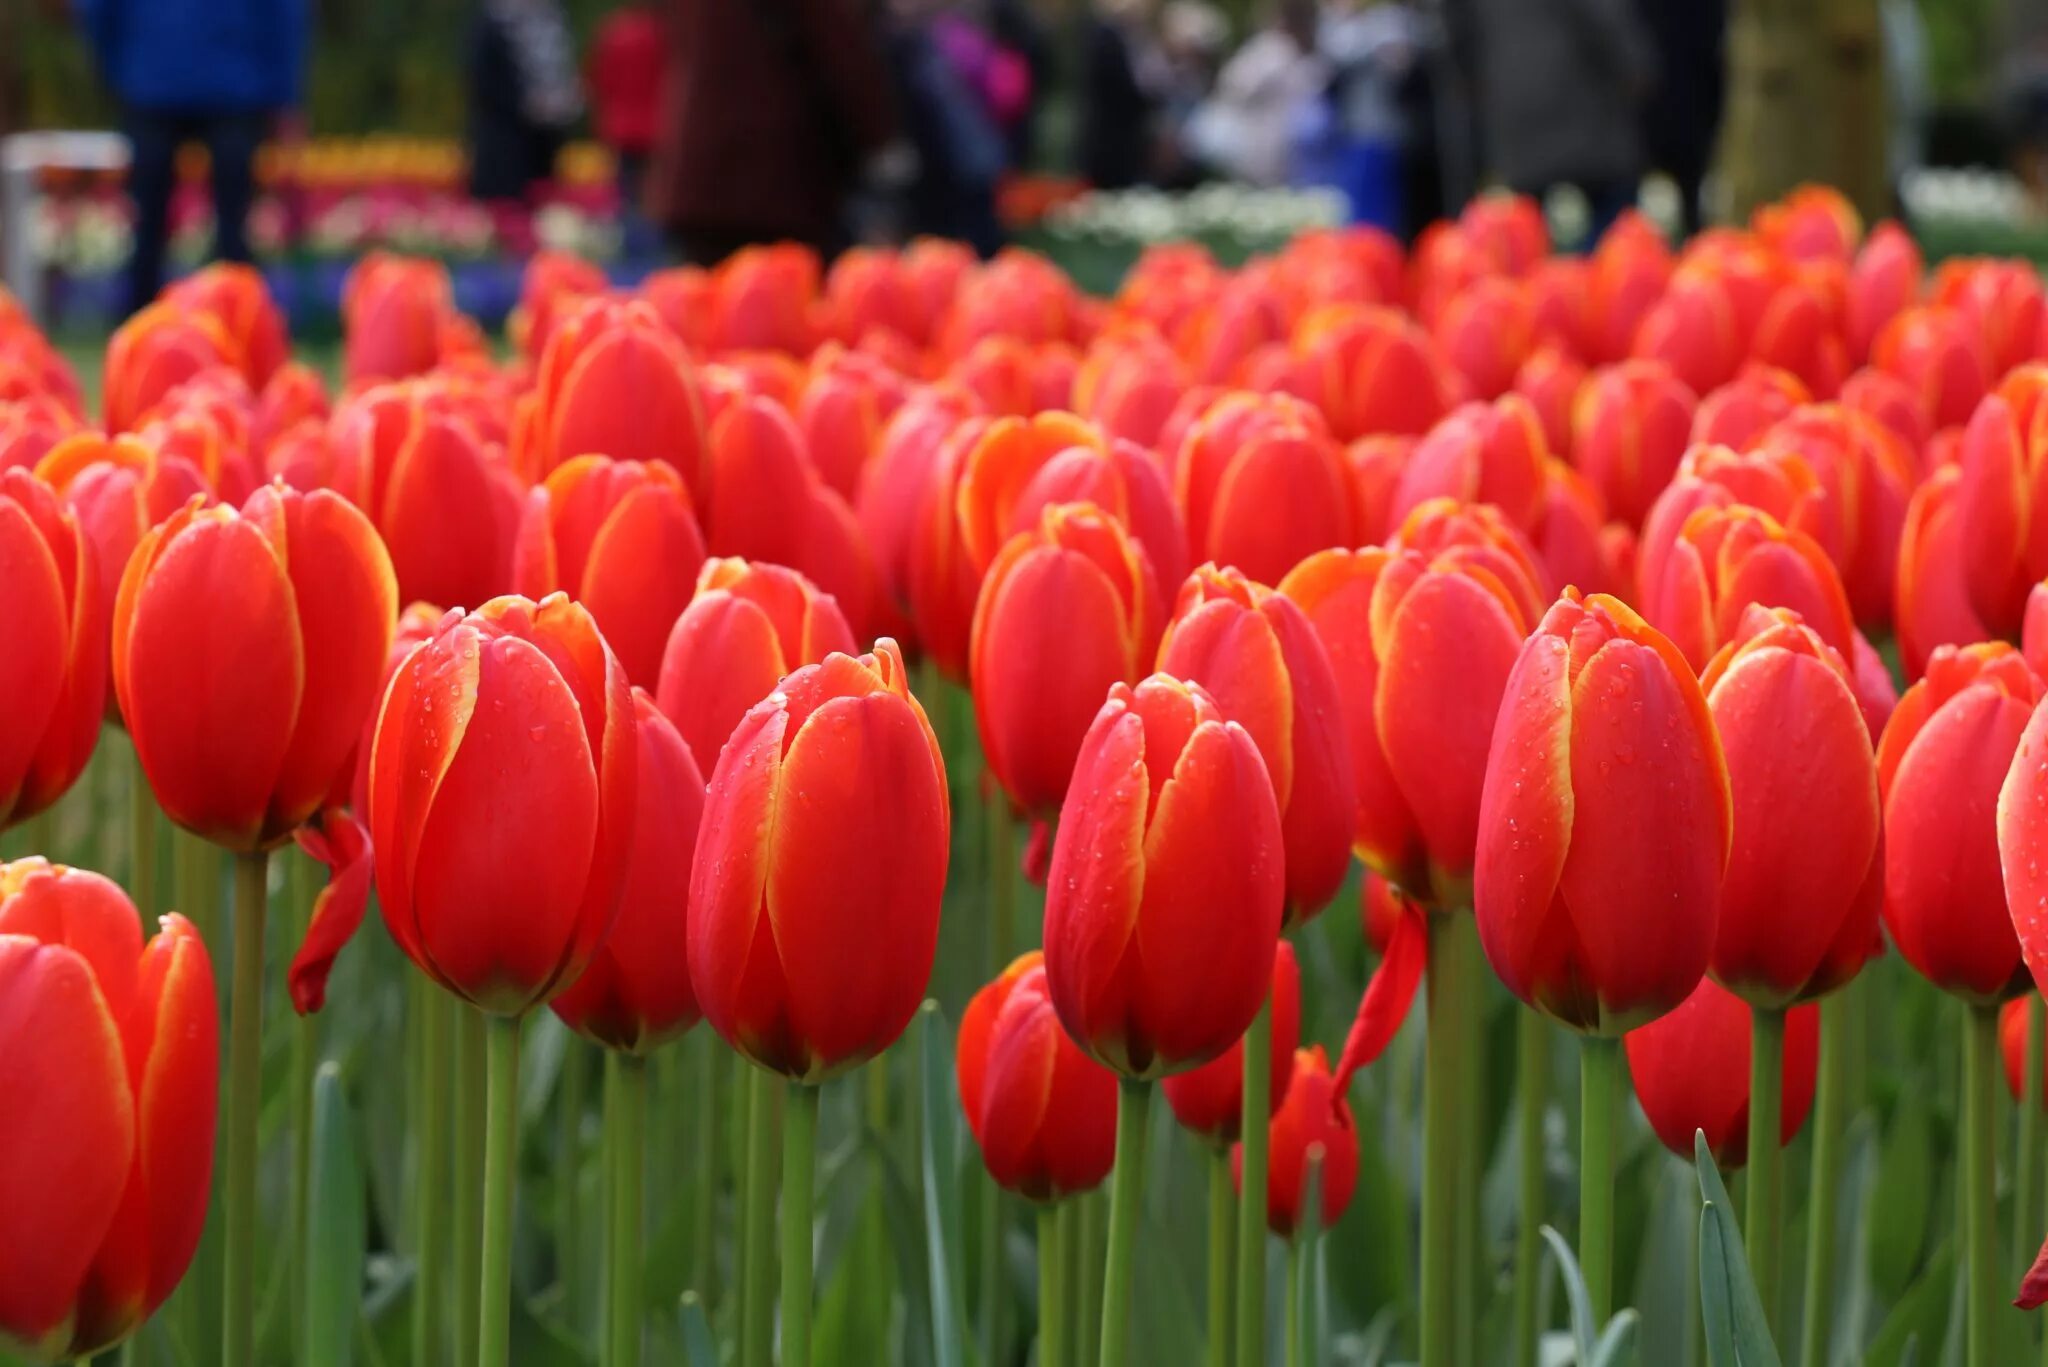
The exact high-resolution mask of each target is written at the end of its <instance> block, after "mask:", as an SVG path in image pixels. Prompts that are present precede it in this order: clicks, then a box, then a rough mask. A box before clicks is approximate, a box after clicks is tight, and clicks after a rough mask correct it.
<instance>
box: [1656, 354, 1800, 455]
mask: <svg viewBox="0 0 2048 1367" xmlns="http://www.w3.org/2000/svg"><path fill="white" fill-rule="evenodd" d="M1812 397H1813V396H1812V395H1811V394H1810V393H1809V392H1808V391H1807V388H1806V386H1805V385H1804V384H1802V383H1800V381H1799V377H1798V376H1796V375H1793V374H1790V373H1789V372H1787V371H1783V370H1778V369H1775V368H1773V367H1771V366H1767V365H1763V364H1760V363H1758V362H1756V361H1752V362H1750V363H1749V364H1748V365H1746V366H1744V367H1743V368H1742V373H1741V374H1739V375H1737V376H1736V377H1735V378H1734V379H1732V380H1730V381H1729V382H1728V383H1727V384H1724V385H1722V386H1721V387H1720V388H1719V389H1716V390H1715V391H1714V392H1713V393H1711V394H1708V395H1707V396H1706V397H1704V398H1702V399H1701V400H1700V405H1699V407H1698V408H1696V409H1694V410H1693V416H1692V432H1691V437H1690V442H1689V444H1690V445H1693V446H1728V447H1733V448H1735V449H1737V450H1741V449H1742V448H1744V447H1748V446H1751V445H1753V444H1755V442H1756V440H1757V438H1759V437H1761V436H1762V435H1763V434H1764V433H1765V432H1766V431H1768V430H1770V428H1771V426H1772V425H1773V424H1775V423H1776V422H1778V421H1779V420H1780V419H1782V418H1786V417H1789V416H1790V415H1791V413H1792V411H1793V410H1794V409H1796V408H1798V407H1799V406H1800V405H1801V404H1804V403H1807V402H1809V401H1810V400H1811V399H1812ZM1673 469H1674V473H1675V471H1676V465H1675V463H1674V466H1673Z"/></svg>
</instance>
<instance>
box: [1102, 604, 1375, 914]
mask: <svg viewBox="0 0 2048 1367" xmlns="http://www.w3.org/2000/svg"><path fill="white" fill-rule="evenodd" d="M1159 670H1160V672H1161V673H1164V674H1171V675H1172V676H1174V677H1175V678H1179V679H1187V680H1191V681H1193V682H1195V683H1199V684H1201V685H1202V686H1203V687H1204V688H1205V689H1206V690H1208V695H1209V696H1210V697H1211V698H1212V699H1213V700H1214V701H1215V703H1216V705H1217V706H1218V707H1220V708H1221V709H1222V711H1223V715H1224V716H1225V717H1227V718H1229V719H1230V720H1231V721H1234V722H1239V723H1242V724H1243V726H1244V728H1245V730H1246V731H1248V732H1250V734H1251V736H1252V739H1253V740H1254V741H1256V742H1257V744H1258V747H1259V754H1260V756H1261V758H1263V759H1264V760H1265V763H1266V771H1267V773H1268V775H1269V777H1270V778H1271V781H1272V788H1273V795H1274V798H1275V800H1276V801H1277V802H1278V803H1279V806H1280V821H1281V826H1282V828H1283V830H1284V832H1285V841H1286V855H1287V920H1288V923H1289V924H1294V923H1297V922H1300V921H1305V920H1307V919H1308V918H1309V917H1312V916H1314V915H1315V914H1316V913H1317V912H1318V911H1321V910H1322V909H1323V907H1325V906H1326V905H1328V904H1329V901H1330V899H1331V898H1332V897H1334V896H1336V895H1337V888H1338V886H1339V885H1340V884H1341V883H1343V881H1344V875H1345V873H1346V872H1347V871H1348V869H1349V866H1350V862H1351V851H1350V839H1351V833H1352V828H1353V824H1354V817H1355V806H1356V802H1357V798H1356V795H1355V786H1354V781H1353V779H1352V776H1351V766H1349V765H1347V764H1346V763H1345V762H1344V755H1345V753H1346V748H1347V745H1348V741H1347V738H1346V734H1345V726H1344V713H1343V704H1342V703H1341V701H1340V699H1339V694H1338V689H1337V678H1336V675H1335V673H1334V672H1333V671H1332V670H1331V668H1330V657H1329V654H1328V652H1327V651H1326V650H1325V649H1324V647H1323V643H1322V641H1321V640H1320V639H1319V638H1318V637H1317V635H1316V631H1315V628H1314V627H1313V626H1312V625H1310V623H1309V619H1308V617H1307V616H1306V615H1304V614H1303V612H1302V610H1301V609H1300V608H1299V607H1297V606H1296V605H1295V603H1294V602H1293V600H1291V599H1289V598H1285V597H1282V596H1281V595H1280V594H1277V593H1275V592H1274V591H1273V590H1271V589H1269V588H1266V587H1265V586H1264V585H1261V584H1254V583H1252V582H1251V581H1249V580H1247V579H1246V578H1245V577H1244V576H1243V575H1242V574H1239V573H1238V572H1237V571H1236V570H1232V569H1217V568H1216V567H1215V566H1214V565H1205V566H1203V567H1202V568H1201V569H1198V570H1196V571H1195V572H1194V573H1193V574H1192V575H1190V576H1189V577H1188V581H1187V583H1186V584H1184V585H1182V586H1181V591H1180V600H1179V602H1178V603H1176V604H1175V606H1174V613H1173V620H1172V622H1171V623H1170V624H1169V625H1168V626H1167V629H1166V638H1165V640H1163V641H1162V642H1161V643H1160V646H1159ZM1097 725H1098V726H1099V725H1100V719H1099V718H1098V719H1097Z"/></svg>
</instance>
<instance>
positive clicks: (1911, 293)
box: [1844, 220, 1925, 362]
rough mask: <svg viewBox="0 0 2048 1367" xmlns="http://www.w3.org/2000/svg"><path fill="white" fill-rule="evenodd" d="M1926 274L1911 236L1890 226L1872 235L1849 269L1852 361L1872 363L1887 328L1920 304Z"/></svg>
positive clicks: (1848, 319)
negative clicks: (1873, 349) (1894, 319)
mask: <svg viewBox="0 0 2048 1367" xmlns="http://www.w3.org/2000/svg"><path fill="white" fill-rule="evenodd" d="M1924 269H1925V266H1924V265H1923V263H1922V261H1921V257H1920V244H1919V243H1917V242H1915V241H1914V240H1913V235H1912V234H1911V233H1909V232H1907V231H1906V230H1905V229H1904V228H1902V227H1900V226H1899V225H1898V224H1897V223H1894V222H1891V221H1889V220H1887V221H1885V222H1883V223H1880V224H1878V225H1877V226H1876V227H1875V228H1873V229H1871V231H1870V236H1869V237H1867V238H1865V239H1864V241H1863V248H1862V250H1860V251H1859V252H1857V253H1856V261H1855V264H1854V265H1852V266H1851V267H1850V269H1849V291H1848V299H1847V317H1846V318H1845V320H1844V321H1845V322H1846V324H1847V327H1848V341H1849V355H1850V357H1851V358H1852V359H1854V360H1856V361H1859V362H1860V361H1863V360H1865V359H1867V358H1868V357H1869V355H1870V352H1871V348H1872V347H1873V346H1874V345H1876V342H1877V336H1878V334H1879V333H1880V332H1883V331H1884V327H1885V324H1887V323H1889V322H1891V320H1892V319H1893V318H1894V317H1895V316H1896V315H1898V314H1899V313H1900V312H1902V311H1903V310H1905V309H1906V308H1908V307H1910V306H1911V305H1913V304H1914V303H1917V302H1918V301H1919V298H1920V277H1921V273H1922V271H1923V270H1924Z"/></svg>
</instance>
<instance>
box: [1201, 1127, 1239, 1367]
mask: <svg viewBox="0 0 2048 1367" xmlns="http://www.w3.org/2000/svg"><path fill="white" fill-rule="evenodd" d="M1236 1238H1237V1193H1236V1192H1234V1191H1232V1190H1231V1186H1230V1150H1229V1149H1228V1148H1226V1147H1224V1146H1223V1145H1220V1144H1219V1145H1217V1146H1216V1147H1215V1148H1213V1149H1212V1150H1210V1153H1209V1341H1208V1352H1207V1354H1206V1355H1205V1357H1204V1358H1203V1361H1204V1362H1205V1363H1206V1364H1207V1367H1229V1364H1230V1360H1231V1359H1230V1354H1231V1350H1232V1348H1233V1347H1234V1346H1235V1343H1236V1340H1235V1339H1233V1338H1232V1337H1231V1327H1230V1321H1231V1311H1232V1309H1233V1308H1234V1306H1233V1304H1232V1302H1233V1301H1234V1300H1235V1298H1236V1295H1237V1286H1236V1281H1235V1273H1236V1270H1237V1255H1236Z"/></svg>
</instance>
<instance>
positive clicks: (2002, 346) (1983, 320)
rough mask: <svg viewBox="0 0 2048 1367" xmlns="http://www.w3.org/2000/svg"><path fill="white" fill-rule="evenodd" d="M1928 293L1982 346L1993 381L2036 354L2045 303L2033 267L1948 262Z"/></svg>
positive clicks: (1986, 261) (1997, 262) (2029, 264)
mask: <svg viewBox="0 0 2048 1367" xmlns="http://www.w3.org/2000/svg"><path fill="white" fill-rule="evenodd" d="M1927 293H1928V298H1929V299H1930V301H1931V302H1933V303H1934V304H1937V305H1942V306H1946V307H1948V308H1952V309H1954V310H1956V312H1958V313H1960V314H1961V315H1962V316H1963V318H1964V320H1965V321H1966V323H1967V324H1968V326H1969V328H1970V330H1971V331H1972V332H1973V333H1975V334H1976V335H1977V337H1978V338H1980V339H1981V340H1982V342H1983V345H1984V355H1985V358H1986V359H1987V360H1988V361H1989V362H1990V366H1991V370H1990V375H1991V378H1992V379H1994V380H1995V379H1997V378H1998V377H1999V376H2000V375H2003V374H2005V373H2006V372H2007V371H2009V370H2011V369H2013V367H2015V366H2019V365H2024V364H2025V363H2026V362H2028V361H2031V360H2034V359H2035V358H2036V357H2038V356H2039V355H2040V354H2041V324H2042V322H2043V320H2044V317H2048V300H2044V298H2043V295H2042V289H2041V277H2040V274H2039V273H2038V272H2037V271H2036V270H2035V269H2034V263H2033V262H2031V261H2017V260H1999V259H1995V258H1987V257H1950V258H1949V259H1948V260H1946V261H1944V262H1942V263H1941V265H1940V266H1938V267H1936V268H1935V272H1934V279H1933V280H1932V281H1930V282H1929V284H1928V290H1927Z"/></svg>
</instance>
